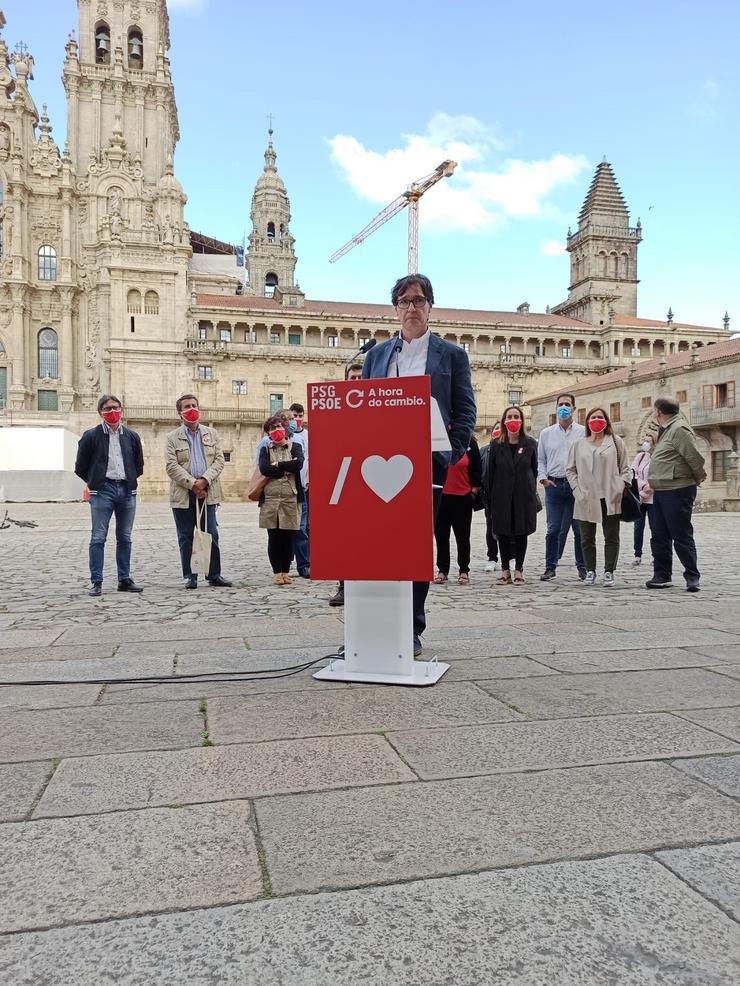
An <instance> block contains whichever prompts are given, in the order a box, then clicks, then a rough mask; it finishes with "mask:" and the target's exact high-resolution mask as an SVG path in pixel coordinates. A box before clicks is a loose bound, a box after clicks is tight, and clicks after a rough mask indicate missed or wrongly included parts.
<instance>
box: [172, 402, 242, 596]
mask: <svg viewBox="0 0 740 986" xmlns="http://www.w3.org/2000/svg"><path fill="white" fill-rule="evenodd" d="M175 406H176V408H177V413H178V414H179V416H180V420H181V421H182V425H181V426H180V427H179V428H175V430H174V431H171V432H170V433H169V434H168V435H167V439H166V445H165V463H166V467H167V475H168V476H169V477H170V506H171V507H172V516H173V517H174V518H175V527H176V528H177V542H178V544H179V546H180V561H181V562H182V574H183V577H184V579H185V581H184V587H185V588H186V589H196V588H197V587H198V576H197V575H194V574H193V572H192V570H191V568H190V556H191V554H192V551H193V535H194V533H195V523H196V506H195V504H196V500H198V501H200V504H201V506H202V507H204V508H205V511H206V529H207V531H208V533H209V534H210V535H211V539H212V540H211V561H210V566H209V569H208V575H207V576H206V579H207V580H208V582H210V584H211V585H214V586H225V587H227V588H228V587H230V586H231V584H232V583H231V582H227V581H226V579H225V578H223V577H222V575H221V552H220V550H219V546H218V521H217V520H216V510H217V509H218V505H219V504H220V502H221V483H220V482H219V479H218V477H219V476H220V475H221V472H222V470H223V468H224V464H225V461H226V460H225V459H224V453H223V451H222V449H221V441H220V439H219V437H218V433H217V432H216V431H215V430H214V429H213V428H207V427H206V426H205V425H201V423H200V408H199V406H198V398H197V397H196V396H195V395H194V394H184V395H183V396H182V397H180V399H179V400H178V401H177V403H176V405H175Z"/></svg>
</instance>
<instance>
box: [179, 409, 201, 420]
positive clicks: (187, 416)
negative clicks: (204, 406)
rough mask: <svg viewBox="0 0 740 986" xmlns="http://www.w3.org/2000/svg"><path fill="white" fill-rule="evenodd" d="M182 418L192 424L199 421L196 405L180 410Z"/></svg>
mask: <svg viewBox="0 0 740 986" xmlns="http://www.w3.org/2000/svg"><path fill="white" fill-rule="evenodd" d="M182 420H183V421H188V422H189V423H190V424H194V422H196V421H200V411H199V410H198V408H197V407H189V408H187V410H185V411H183V412H182Z"/></svg>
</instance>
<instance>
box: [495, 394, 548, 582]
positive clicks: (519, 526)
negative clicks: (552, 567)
mask: <svg viewBox="0 0 740 986" xmlns="http://www.w3.org/2000/svg"><path fill="white" fill-rule="evenodd" d="M484 482H485V486H486V497H487V500H488V504H489V509H490V512H491V527H492V529H493V532H494V534H495V535H496V539H497V540H498V550H499V556H500V558H501V575H500V576H499V577H498V578H497V579H496V585H510V584H511V583H512V582H513V584H514V585H521V584H522V583H523V582H524V558H525V555H526V553H527V538H528V537H529V535H530V534H532V533H534V531H535V530H536V529H537V509H538V502H537V442H536V441H535V440H534V439H533V438H530V436H529V435H528V434H527V431H526V427H525V424H524V413H523V411H522V409H521V408H520V407H516V406H514V405H512V406H511V407H507V408H506V410H505V411H504V413H503V414H502V415H501V434H500V435H499V437H498V440H497V441H493V442H492V443H491V450H490V452H489V455H488V468H487V470H486V475H485V478H484ZM512 558H513V559H514V577H513V579H512V575H511V570H510V567H509V566H510V561H511V559H512Z"/></svg>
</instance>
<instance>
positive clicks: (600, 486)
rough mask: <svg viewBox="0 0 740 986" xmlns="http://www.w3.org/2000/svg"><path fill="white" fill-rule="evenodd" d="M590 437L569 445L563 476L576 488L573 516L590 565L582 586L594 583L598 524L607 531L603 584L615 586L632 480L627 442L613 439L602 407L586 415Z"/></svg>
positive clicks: (587, 430) (613, 436) (574, 490)
mask: <svg viewBox="0 0 740 986" xmlns="http://www.w3.org/2000/svg"><path fill="white" fill-rule="evenodd" d="M585 425H586V434H585V436H584V437H583V438H579V439H578V441H577V442H576V443H575V444H574V445H573V446H572V447H571V450H570V454H569V456H568V465H567V467H566V469H565V475H566V477H567V479H568V482H569V483H570V487H571V489H572V490H573V497H574V499H575V508H574V510H573V517H574V519H575V520H577V521H578V522H579V526H580V529H581V547H582V548H583V560H584V562H585V563H586V578H585V579H584V580H583V584H584V585H593V584H594V583H595V582H596V525H597V524H601V528H602V531H603V532H604V586H605V587H606V588H608V589H610V588H613V587H614V571H615V569H616V567H617V561H618V559H619V521H620V516H621V513H622V496H623V494H624V488H625V486H626V485H629V483H631V482H632V469H631V468H630V464H629V462H628V461H627V451H626V449H625V447H624V442H623V441H622V439H621V438H620V437H619V435H615V434H614V431H613V429H612V423H611V421H610V420H609V415H608V414H607V413H606V411H605V410H604V409H603V408H602V407H595V408H592V409H591V410H590V411H589V412H588V414H587V415H586V421H585Z"/></svg>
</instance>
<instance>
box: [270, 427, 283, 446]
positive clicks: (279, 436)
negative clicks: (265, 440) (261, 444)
mask: <svg viewBox="0 0 740 986" xmlns="http://www.w3.org/2000/svg"><path fill="white" fill-rule="evenodd" d="M269 435H270V441H272V442H275V443H279V442H284V441H285V428H274V429H273V430H272V431H271V432H269Z"/></svg>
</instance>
